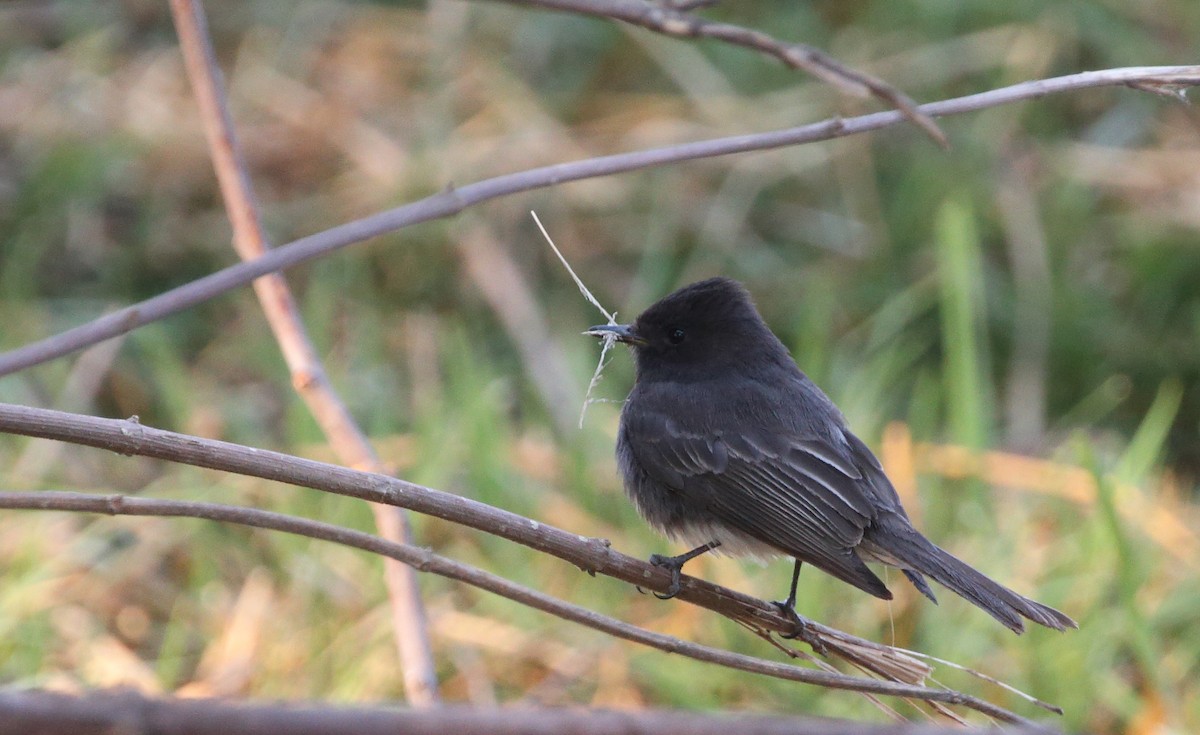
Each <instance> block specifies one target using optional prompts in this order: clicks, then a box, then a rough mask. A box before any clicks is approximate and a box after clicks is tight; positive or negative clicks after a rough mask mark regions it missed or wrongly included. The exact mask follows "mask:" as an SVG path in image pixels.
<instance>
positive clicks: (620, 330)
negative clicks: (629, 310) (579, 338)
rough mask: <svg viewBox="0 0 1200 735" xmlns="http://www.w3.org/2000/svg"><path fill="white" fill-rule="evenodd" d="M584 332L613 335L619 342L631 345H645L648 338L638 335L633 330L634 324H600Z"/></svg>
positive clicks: (598, 335) (596, 335) (596, 334)
mask: <svg viewBox="0 0 1200 735" xmlns="http://www.w3.org/2000/svg"><path fill="white" fill-rule="evenodd" d="M584 334H586V335H589V336H592V337H607V336H609V335H613V336H615V337H616V338H617V341H618V342H624V343H625V344H630V345H644V344H646V340H644V339H642V338H641V337H639V336H638V334H637V332H635V331H633V325H632V324H598V325H596V326H594V327H589V328H588V330H587V331H586V332H584Z"/></svg>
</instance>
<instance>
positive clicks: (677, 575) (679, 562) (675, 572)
mask: <svg viewBox="0 0 1200 735" xmlns="http://www.w3.org/2000/svg"><path fill="white" fill-rule="evenodd" d="M684 557H687V558H684ZM690 558H691V557H690V556H688V555H687V554H683V555H681V556H663V555H662V554H651V555H650V563H651V564H653V565H654V566H656V567H661V568H663V569H666V570H667V571H669V572H670V573H671V584H670V586H669V587H667V592H666V594H661V595H660V594H659V593H657V592H655V593H654V596H655V597H657V598H658V599H660V600H669V599H671V598H672V597H674V596H675V595H677V594H679V590H681V589H683V582H682V580H681V576H682V574H683V572H682V571H681V570H682V569H683V564H684V562H686V561H687V560H688V559H690Z"/></svg>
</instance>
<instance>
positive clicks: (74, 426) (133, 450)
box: [0, 403, 1011, 719]
mask: <svg viewBox="0 0 1200 735" xmlns="http://www.w3.org/2000/svg"><path fill="white" fill-rule="evenodd" d="M0 431H5V432H9V433H16V434H24V435H27V436H38V437H43V438H47V439H56V440H60V441H67V442H71V443H74V444H83V445H87V446H93V447H99V448H102V449H108V450H111V451H115V452H118V453H120V454H123V455H140V456H144V457H154V458H157V459H164V460H168V461H172V462H180V463H184V464H190V465H195V466H198V467H206V468H209V469H215V470H221V471H226V472H235V473H238V474H242V475H248V476H252V477H259V478H262V479H266V480H275V481H278V482H284V483H288V484H292V485H298V486H300V487H308V488H315V489H319V490H324V491H328V492H333V493H337V494H340V495H346V496H350V497H355V498H361V499H365V500H372V501H375V502H381V503H387V504H390V505H396V506H399V507H403V508H408V509H409V510H413V511H416V512H419V513H425V514H427V515H432V516H435V517H438V518H442V519H444V520H447V521H451V522H453V523H458V524H460V525H464V526H468V527H470V528H474V529H477V530H480V531H484V532H486V533H491V534H494V535H496V536H500V537H502V538H506V539H508V540H510V541H515V542H517V543H520V544H523V545H525V546H528V547H530V548H532V549H535V550H537V551H542V552H545V553H548V554H550V555H552V556H556V557H558V558H560V559H563V560H565V561H568V562H570V563H571V564H573V565H575V566H577V567H579V568H580V569H582V570H583V571H585V572H588V573H590V574H604V575H606V576H609V577H613V578H615V579H620V580H622V581H625V582H628V583H630V584H635V585H639V586H641V587H643V588H646V589H651V590H656V591H660V592H661V591H665V590H666V589H667V588H668V586H669V585H670V582H671V578H670V575H669V574H668V573H667V572H666V571H664V570H663V569H661V568H659V567H656V566H654V565H652V564H649V563H647V562H644V561H641V560H640V559H635V558H633V557H630V556H627V555H625V554H622V553H620V552H618V551H615V550H613V549H612V548H610V544H609V543H608V542H607V541H605V540H603V539H597V538H588V537H584V536H579V535H576V534H572V533H569V532H567V531H564V530H562V529H559V528H555V527H554V526H550V525H547V524H544V523H539V522H537V521H534V520H532V519H530V518H525V517H523V516H520V515H517V514H515V513H511V512H509V511H506V510H502V509H500V508H494V507H492V506H489V505H486V504H484V503H480V502H478V501H475V500H471V499H469V498H465V497H462V496H459V495H451V494H449V493H444V492H441V491H439V490H434V489H432V488H427V487H423V486H421V485H417V484H414V483H411V482H407V481H405V480H401V479H398V478H393V477H388V476H385V475H378V474H373V473H366V472H358V471H355V470H351V469H347V468H345V467H338V466H336V465H329V464H324V463H321V462H315V461H313V460H308V459H302V458H299V457H292V456H289V455H286V454H280V453H277V452H271V451H267V450H262V449H254V448H250V447H244V446H241V445H238V444H231V443H228V442H221V441H215V440H210V439H201V438H199V437H193V436H186V435H183V434H175V433H173V432H168V431H162V430H160V429H153V428H150V427H148V426H144V425H142V424H140V423H138V422H137V421H136V420H126V421H119V420H114V419H101V418H95V417H91V416H80V415H76V414H69V413H63V412H60V411H51V410H48V409H39V408H29V407H25V406H13V405H10V404H2V403H0ZM37 495H41V494H35V496H37ZM9 497H13V498H15V497H21V496H17V495H16V494H11V495H10V494H4V493H0V501H2V500H3V499H4V498H9ZM45 497H53V496H49V495H47V496H45ZM70 497H80V496H75V495H71V496H70ZM114 497H118V496H114ZM132 500H134V499H121V501H120V503H116V504H115V505H112V504H108V505H105V506H104V507H103V508H98V507H94V506H89V507H88V508H87V509H88V510H97V511H99V512H116V511H117V510H120V509H121V508H122V507H139V506H130V505H128V503H129V502H132ZM8 502H12V501H8ZM43 502H48V501H43ZM55 502H60V503H61V502H66V501H55ZM80 502H86V503H92V502H94V501H92V500H88V501H80ZM106 502H107V501H106ZM156 502H162V501H156ZM123 504H124V505H123ZM199 505H202V504H199ZM37 507H49V506H47V505H41V506H37ZM163 507H166V506H163ZM190 507H198V504H194V503H193V504H191V505H190ZM237 510H238V511H239V512H243V513H248V514H250V515H253V516H254V517H256V518H258V517H260V516H257V515H254V514H259V513H265V511H257V510H251V509H237ZM250 515H248V516H246V517H250ZM206 517H207V516H206ZM262 517H266V516H262ZM214 518H215V517H214ZM219 520H236V519H234V518H224V517H222V518H220V519H219ZM239 522H240V521H239ZM256 525H258V524H256ZM264 527H266V526H264ZM338 533H339V534H341V536H340V537H339V539H335V540H340V539H341V538H342V537H345V534H347V533H350V532H349V531H346V530H345V529H339V530H338ZM367 538H371V539H374V537H370V536H368V537H367ZM371 543H379V544H384V543H386V542H384V541H383V540H382V539H374V540H373V541H372V542H371ZM381 548H382V547H381ZM389 548H391V547H389ZM380 553H382V552H380ZM419 553H421V554H424V553H425V552H419ZM427 561H428V560H427V557H422V560H420V561H419V563H418V564H416V566H418V568H424V567H423V565H425V564H426V563H427ZM535 594H537V593H535ZM678 597H679V599H681V600H684V601H686V602H690V603H692V604H695V605H699V606H701V607H705V608H707V609H709V610H712V611H714V612H717V613H720V614H722V615H725V616H726V617H729V618H731V619H733V620H736V621H738V622H740V623H742V624H743V625H745V626H746V627H748V628H749V629H751V630H753V631H756V632H760V633H765V632H766V631H776V632H783V633H788V634H795V633H797V632H798V631H797V630H796V626H795V623H794V622H793V621H792V620H791V619H790V618H788V617H785V616H784V615H782V614H781V613H780V611H779V609H778V608H777V607H776V606H775V605H773V604H771V603H767V602H763V601H761V600H757V599H755V598H753V597H750V596H748V595H744V594H742V593H740V592H736V591H734V590H731V589H728V588H725V587H721V586H719V585H715V584H712V583H709V582H705V581H703V580H699V579H696V578H694V577H689V576H686V575H684V577H683V588H682V590H681V591H680V593H679V595H678ZM801 626H802V631H799V632H802V633H803V634H804V635H805V640H806V641H809V642H810V643H812V645H814V646H815V647H817V648H819V649H821V650H823V651H825V652H828V653H829V654H830V655H833V656H836V657H838V658H841V659H843V660H845V661H847V662H849V663H851V664H852V665H854V666H857V667H859V668H861V669H863V670H865V671H868V672H870V673H873V674H876V675H878V676H881V677H883V678H885V679H890V680H892V681H893V682H895V681H904V682H906V683H907V684H909V685H911V684H914V683H916V682H918V681H922V680H923V679H924V678H925V675H926V674H927V673H928V671H929V669H928V667H927V666H925V665H924V664H921V663H919V662H917V661H916V659H914V658H912V657H911V656H908V655H906V654H904V653H902V652H900V651H898V650H897V649H894V648H891V647H889V646H885V645H882V644H879V643H874V642H871V641H868V640H865V639H862V638H858V637H855V636H852V635H850V634H848V633H844V632H842V631H839V630H836V629H833V628H829V627H827V626H824V625H821V624H819V623H816V622H812V621H807V620H803V619H802V621H801ZM730 655H732V654H730ZM788 670H789V671H791V670H792V669H790V668H788ZM797 671H803V672H806V673H805V674H804V676H805V677H808V678H806V679H804V680H805V681H808V682H810V683H822V682H826V681H828V682H841V681H842V680H841V679H838V678H837V677H840V676H843V675H841V674H833V673H830V672H825V671H808V670H806V669H799V670H797ZM789 676H796V677H799V676H800V674H789ZM851 678H853V677H851ZM797 680H799V679H797ZM856 681H857V679H856ZM869 681H875V680H869ZM842 683H845V682H842ZM876 684H878V685H884V684H887V683H886V682H876ZM876 684H872V686H873V687H875V688H873V689H864V690H862V691H871V692H875V693H879V694H897V695H898V696H912V697H913V698H920V699H927V700H930V701H938V702H945V703H948V704H961V705H963V706H968V707H971V708H973V709H977V710H979V711H981V712H985V713H986V714H988V715H990V716H993V717H997V718H999V719H1005V718H1007V717H1008V716H1009V715H1011V713H1006V712H1004V711H1003V710H999V708H996V707H995V706H994V705H991V704H989V703H986V702H981V701H978V700H975V699H974V698H971V697H967V696H966V695H963V694H959V693H957V692H952V693H945V692H944V691H943V690H927V689H925V688H923V687H912V689H911V691H912V692H914V693H904V694H898V692H899V691H900V690H898V689H889V688H888V687H889V686H893V685H891V684H887V686H882V687H879V686H876ZM827 685H828V686H837V684H833V683H830V684H827ZM895 686H900V685H899V684H895ZM926 691H936V692H941V693H938V694H936V695H929V696H925V695H918V694H916V693H915V692H926ZM905 692H909V690H905Z"/></svg>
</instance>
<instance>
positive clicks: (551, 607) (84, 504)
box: [0, 492, 1033, 725]
mask: <svg viewBox="0 0 1200 735" xmlns="http://www.w3.org/2000/svg"><path fill="white" fill-rule="evenodd" d="M0 508H14V509H27V510H55V511H73V512H82V513H105V514H108V515H124V516H172V517H186V518H202V519H207V520H212V521H220V522H222V523H236V524H240V525H244V526H253V527H255V528H265V529H269V530H273V531H282V532H284V533H291V534H296V535H299V536H307V537H309V538H314V539H320V540H322V541H331V542H333V543H337V544H342V545H344V546H351V547H354V548H357V549H362V550H364V551H369V552H372V553H374V554H380V555H382V556H386V557H388V558H390V559H394V560H395V561H397V562H402V563H404V564H406V565H408V566H409V567H411V568H413V569H416V570H419V571H422V572H431V573H433V574H437V575H439V576H442V577H446V578H449V579H454V580H457V581H459V582H464V583H466V584H469V585H471V586H473V587H478V588H479V589H482V590H486V591H488V592H491V593H493V594H496V595H499V596H501V597H505V598H507V599H509V600H513V601H514V602H518V603H520V604H522V605H526V606H528V607H532V608H534V609H537V610H541V611H543V612H547V613H550V614H551V615H556V616H558V617H560V618H563V619H564V620H569V621H571V622H574V623H578V624H580V625H583V626H586V627H588V628H592V629H594V630H598V631H600V632H602V633H607V634H608V635H612V636H615V637H617V638H622V639H624V640H627V641H632V642H634V643H641V644H642V645H646V646H650V647H651V648H657V649H658V650H660V651H666V652H667V653H677V654H680V655H682V656H686V657H688V658H692V659H696V660H697V661H704V662H707V663H713V664H717V665H719V666H725V667H727V668H731V669H737V670H739V671H747V672H750V673H755V674H763V675H765V676H771V677H774V678H777V679H786V680H789V681H798V682H802V683H806V684H815V685H817V686H823V687H828V688H831V689H845V690H850V691H857V692H869V693H872V694H884V695H889V696H897V697H906V698H912V699H920V700H924V701H928V702H938V703H946V704H956V705H961V706H964V707H968V708H970V709H974V710H977V711H979V712H982V713H984V714H986V715H989V716H991V717H995V718H996V719H998V720H1001V721H1003V722H1008V723H1014V724H1020V725H1032V724H1033V723H1031V722H1030V721H1029V720H1026V719H1025V718H1022V717H1020V716H1019V715H1016V714H1014V713H1012V712H1009V711H1007V710H1005V709H1003V708H1001V707H997V706H996V705H993V704H991V703H988V702H984V701H982V700H979V699H976V698H975V697H972V696H970V695H967V694H963V693H961V692H956V691H952V690H948V689H932V688H928V687H923V686H913V685H910V684H898V683H895V682H889V681H880V680H878V679H866V678H862V677H856V676H847V675H845V674H841V673H837V672H831V671H814V670H812V669H806V668H801V667H798V666H791V665H789V664H781V663H776V662H774V661H767V660H764V659H760V658H755V657H753V656H746V655H743V654H739V653H733V652H731V651H724V650H721V649H719V648H711V647H709V646H703V645H700V644H697V643H690V642H688V641H684V640H681V639H679V638H675V637H673V636H669V635H664V634H662V633H655V632H652V631H649V630H645V629H643V628H639V627H638V626H636V625H631V624H629V623H626V622H624V621H621V620H617V619H616V618H611V617H609V616H607V615H602V614H600V613H598V612H595V611H593V610H589V609H587V608H584V607H580V606H578V605H572V604H570V603H568V602H564V601H562V600H559V599H557V598H555V597H551V596H550V595H547V594H544V593H542V592H539V591H537V590H534V589H530V588H528V587H525V586H522V585H519V584H516V583H515V582H512V581H509V580H507V579H505V578H503V577H499V576H497V575H495V574H492V573H490V572H486V571H484V570H482V569H478V568H476V567H473V566H470V565H468V564H463V563H461V562H456V561H453V560H451V559H447V558H446V557H444V556H439V555H438V554H435V553H433V552H432V551H430V550H428V549H420V548H416V547H414V546H409V545H407V544H400V543H395V542H392V541H388V540H386V539H382V538H379V537H378V536H372V535H371V534H368V533H363V532H361V531H354V530H351V529H348V528H344V527H342V526H336V525H333V524H329V523H322V522H320V521H314V520H309V519H307V518H298V517H296V516H290V515H286V514H283V513H274V512H271V511H266V510H261V509H258V508H245V507H240V506H233V505H224V504H220V503H205V502H197V501H189V500H161V499H154V498H139V497H130V496H126V495H97V494H87V493H71V492H28V493H0Z"/></svg>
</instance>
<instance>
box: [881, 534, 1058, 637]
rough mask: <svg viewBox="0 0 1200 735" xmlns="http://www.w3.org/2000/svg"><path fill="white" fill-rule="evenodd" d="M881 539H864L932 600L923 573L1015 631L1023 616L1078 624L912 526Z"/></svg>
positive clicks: (1020, 629) (1050, 624)
mask: <svg viewBox="0 0 1200 735" xmlns="http://www.w3.org/2000/svg"><path fill="white" fill-rule="evenodd" d="M881 541H882V539H880V538H878V537H876V538H874V539H872V540H870V541H869V542H868V541H867V539H864V542H867V543H869V544H870V545H871V546H873V547H876V548H878V549H880V550H881V551H884V550H885V551H886V554H887V556H890V557H892V558H893V559H894V560H895V561H897V562H899V564H898V566H900V567H901V568H902V569H903V570H904V574H905V576H907V577H908V578H909V579H910V580H911V581H912V582H913V584H914V585H916V587H917V589H918V590H920V591H921V592H922V593H923V594H925V596H927V597H930V598H931V599H932V597H933V593H932V592H931V591H929V585H928V584H922V583H924V581H925V580H924V579H922V578H921V575H922V574H924V575H928V576H929V577H930V578H931V579H933V581H935V582H937V583H938V584H941V585H942V586H944V587H948V588H949V589H950V590H952V591H953V592H955V593H956V594H958V595H960V596H962V597H963V598H965V599H967V600H968V601H970V602H971V603H973V604H974V605H975V606H977V607H979V608H980V609H982V610H984V611H986V612H987V613H989V614H990V615H991V616H992V617H994V618H996V619H997V620H999V621H1000V622H1001V623H1003V624H1004V625H1005V626H1006V627H1008V628H1009V629H1011V630H1012V631H1013V632H1015V633H1022V632H1024V630H1025V623H1024V621H1023V620H1022V618H1028V619H1029V620H1032V621H1033V622H1035V623H1037V624H1039V625H1044V626H1046V627H1047V628H1054V629H1055V630H1066V629H1067V628H1078V627H1079V626H1078V625H1077V624H1076V623H1075V621H1074V620H1072V619H1071V618H1069V617H1067V616H1066V615H1064V614H1063V613H1061V612H1059V611H1058V610H1055V609H1054V608H1052V607H1049V606H1048V605H1043V604H1042V603H1040V602H1035V601H1034V600H1031V599H1029V598H1028V597H1024V596H1022V595H1019V594H1017V593H1016V592H1013V591H1012V590H1010V589H1008V588H1007V587H1005V586H1003V585H1001V584H1000V583H998V582H996V581H994V580H992V579H991V578H989V577H987V576H986V575H984V574H983V573H982V572H980V571H979V570H977V569H974V568H973V567H971V566H970V565H969V564H967V563H966V562H963V561H961V560H959V559H957V558H956V557H954V556H953V555H951V554H950V553H949V552H947V551H945V550H943V549H940V548H938V547H937V546H935V545H934V544H933V543H932V542H930V541H929V540H928V539H926V538H925V537H924V536H922V535H921V534H920V533H918V532H917V531H916V530H915V529H912V528H911V527H910V528H907V529H903V530H899V531H896V532H895V533H888V534H887V536H886V541H884V542H882V543H881ZM914 577H915V579H914ZM918 580H920V582H921V583H918ZM935 601H936V600H935Z"/></svg>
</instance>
